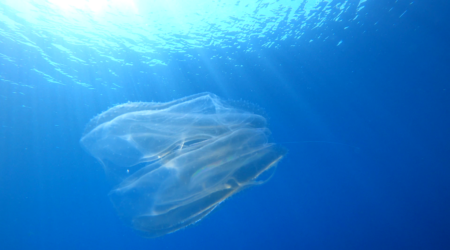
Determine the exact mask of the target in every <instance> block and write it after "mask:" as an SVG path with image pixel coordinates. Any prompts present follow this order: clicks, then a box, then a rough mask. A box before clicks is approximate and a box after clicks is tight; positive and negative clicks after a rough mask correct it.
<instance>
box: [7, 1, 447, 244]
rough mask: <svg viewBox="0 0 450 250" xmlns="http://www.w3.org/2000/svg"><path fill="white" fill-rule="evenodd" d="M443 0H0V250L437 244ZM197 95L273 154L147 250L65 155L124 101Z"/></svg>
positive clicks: (443, 146) (82, 155) (89, 171)
mask: <svg viewBox="0 0 450 250" xmlns="http://www.w3.org/2000/svg"><path fill="white" fill-rule="evenodd" d="M449 7H450V6H449V2H448V1H446V0H435V1H428V0H418V1H411V0H408V1H405V0H398V1H394V0H367V1H357V0H348V1H342V0H334V1H319V0H317V1H315V0H310V1H302V0H298V1H288V0H280V1H275V0H272V1H269V0H267V1H265V0H264V1H256V0H255V1H250V0H241V1H202V0H196V1H192V2H191V3H190V4H187V2H186V1H143V0H141V1H139V0H135V1H120V0H111V1H94V0H91V1H87V0H85V1H81V0H80V1H62V0H61V1H58V0H47V1H45V0H35V1H25V0H16V1H11V0H2V1H1V2H0V249H7V250H9V249H46V250H48V249H99V248H101V249H449V248H450V213H449V211H450V184H449V179H450V167H449V166H450V142H449V141H450V140H449V139H450V130H449V128H450V86H449V83H450V70H449V66H450V63H449V60H448V58H449V56H450V48H449V46H448V44H449V41H450V33H449V32H448V31H447V29H448V28H447V27H448V26H449V19H448V15H447V14H446V13H447V10H448V9H449ZM205 91H207V92H211V93H214V94H216V95H218V96H220V97H221V98H223V99H224V100H229V101H230V102H233V103H238V104H239V105H240V106H241V107H245V108H246V109H249V110H252V112H255V113H258V114H262V115H264V116H265V117H266V118H267V120H268V127H269V128H270V130H271V132H272V134H271V136H270V141H271V142H275V143H277V144H280V145H282V146H283V147H285V148H286V149H287V150H288V154H287V156H286V157H285V158H284V159H283V160H282V161H281V162H280V163H279V164H278V166H277V169H276V171H275V174H274V176H273V177H272V178H271V179H270V180H269V181H268V182H266V183H264V184H263V185H259V186H256V187H252V188H248V189H245V190H244V191H242V192H240V193H238V194H236V195H234V196H232V197H230V198H229V199H227V200H226V201H224V202H223V203H222V204H220V206H218V207H217V208H216V209H215V210H214V211H213V212H212V213H211V214H209V215H208V216H206V217H205V218H204V219H202V220H201V221H199V222H197V223H195V224H194V225H191V226H188V227H186V228H184V229H182V230H180V231H177V232H174V233H172V234H169V235H165V236H162V237H159V238H154V239H147V238H144V237H141V235H140V234H139V233H138V232H136V231H135V230H133V229H132V228H130V227H128V226H127V225H126V224H125V223H124V222H123V221H121V219H120V217H119V216H118V215H117V213H116V211H115V209H114V207H113V205H112V204H111V202H110V200H109V198H108V193H109V191H110V190H111V188H112V186H113V185H114V184H113V183H112V182H111V180H109V179H108V177H107V175H105V172H104V169H103V167H102V165H101V164H100V163H99V162H98V161H97V160H96V159H95V158H93V157H92V156H91V155H90V154H89V153H87V152H86V151H85V150H84V149H83V148H82V147H81V145H80V143H79V140H80V138H81V136H82V133H83V130H84V128H85V126H86V124H87V123H88V122H89V120H90V119H91V118H93V117H94V116H95V115H97V114H99V113H101V112H103V111H105V110H107V109H108V108H111V107H113V106H114V105H116V104H120V103H125V102H128V101H132V102H133V101H146V102H151V101H154V102H167V101H171V100H174V99H178V98H181V97H184V96H188V95H192V94H196V93H200V92H205Z"/></svg>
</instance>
